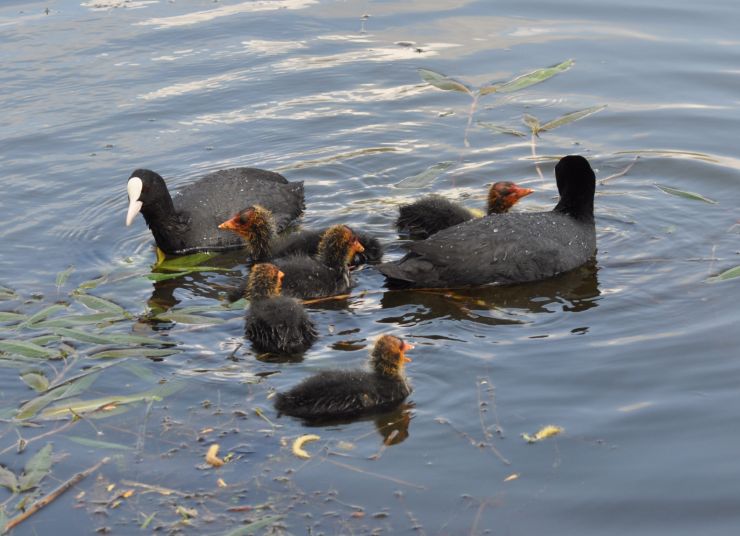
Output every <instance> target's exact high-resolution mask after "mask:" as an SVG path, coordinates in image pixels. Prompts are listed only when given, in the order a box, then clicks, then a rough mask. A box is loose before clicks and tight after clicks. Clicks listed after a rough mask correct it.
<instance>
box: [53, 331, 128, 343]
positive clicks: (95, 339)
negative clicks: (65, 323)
mask: <svg viewBox="0 0 740 536" xmlns="http://www.w3.org/2000/svg"><path fill="white" fill-rule="evenodd" d="M54 333H56V334H57V335H61V336H62V337H65V338H67V339H74V340H76V341H81V342H89V343H92V344H117V343H116V341H114V340H112V339H110V338H108V337H105V336H102V335H96V334H94V333H87V332H86V331H82V330H81V329H72V328H54Z"/></svg>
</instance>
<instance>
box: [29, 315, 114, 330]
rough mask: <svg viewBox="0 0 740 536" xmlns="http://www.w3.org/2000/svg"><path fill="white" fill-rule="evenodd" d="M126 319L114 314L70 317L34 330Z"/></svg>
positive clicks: (56, 320)
mask: <svg viewBox="0 0 740 536" xmlns="http://www.w3.org/2000/svg"><path fill="white" fill-rule="evenodd" d="M123 318H124V317H122V316H121V315H118V314H114V313H94V314H90V315H68V316H61V317H59V318H53V319H51V320H44V321H43V322H38V323H36V324H34V325H33V326H30V327H32V328H36V329H39V328H71V327H73V326H86V325H89V324H98V323H100V322H114V321H117V320H123Z"/></svg>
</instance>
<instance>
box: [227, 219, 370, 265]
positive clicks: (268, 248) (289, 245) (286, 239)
mask: <svg viewBox="0 0 740 536" xmlns="http://www.w3.org/2000/svg"><path fill="white" fill-rule="evenodd" d="M218 228H219V229H225V230H229V231H233V232H235V233H236V234H238V235H239V236H241V237H242V238H243V239H244V240H245V241H246V243H247V244H248V245H249V248H250V250H251V256H252V260H254V261H255V262H266V261H269V260H271V259H275V258H278V257H285V256H287V255H293V254H296V253H303V254H306V255H315V254H316V253H318V251H319V242H320V241H321V236H322V235H323V234H324V233H325V232H326V229H322V230H318V231H317V230H310V229H308V230H306V229H302V230H300V231H295V232H292V233H289V234H285V235H277V234H276V232H275V224H274V221H273V216H272V213H271V212H270V211H269V210H268V209H266V208H265V207H262V206H259V205H255V206H251V207H247V208H245V209H243V210H241V211H239V213H237V214H236V216H234V217H233V218H231V219H229V220H227V221H225V222H223V223H222V224H221V225H219V226H218ZM353 232H354V233H355V235H356V236H357V238H358V239H359V241H360V244H362V246H363V248H365V249H364V251H363V252H358V253H357V254H356V255H355V257H354V259H353V260H352V264H355V265H358V264H364V263H366V262H378V261H380V259H381V258H382V257H383V247H382V246H381V245H380V241H379V240H378V239H377V238H375V237H373V236H370V235H369V234H367V233H365V232H362V231H359V232H358V231H353Z"/></svg>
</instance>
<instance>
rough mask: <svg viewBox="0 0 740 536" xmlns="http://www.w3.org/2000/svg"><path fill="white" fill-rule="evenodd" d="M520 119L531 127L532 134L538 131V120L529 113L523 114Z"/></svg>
mask: <svg viewBox="0 0 740 536" xmlns="http://www.w3.org/2000/svg"><path fill="white" fill-rule="evenodd" d="M522 121H523V122H524V124H525V125H527V126H528V127H529V128H531V129H532V134H535V135H536V134H537V133H538V132H539V131H540V120H539V119H537V118H536V117H535V116H533V115H530V114H524V115H523V116H522Z"/></svg>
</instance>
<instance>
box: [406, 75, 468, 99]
mask: <svg viewBox="0 0 740 536" xmlns="http://www.w3.org/2000/svg"><path fill="white" fill-rule="evenodd" d="M417 71H418V73H419V76H421V79H422V80H424V81H425V82H426V83H427V84H430V85H432V86H434V87H436V88H438V89H443V90H445V91H460V92H462V93H467V94H468V95H472V94H473V91H472V90H471V89H470V87H468V85H467V84H464V83H463V82H460V81H459V80H455V79H454V78H450V77H449V76H447V75H444V74H442V73H438V72H436V71H432V70H430V69H417Z"/></svg>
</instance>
